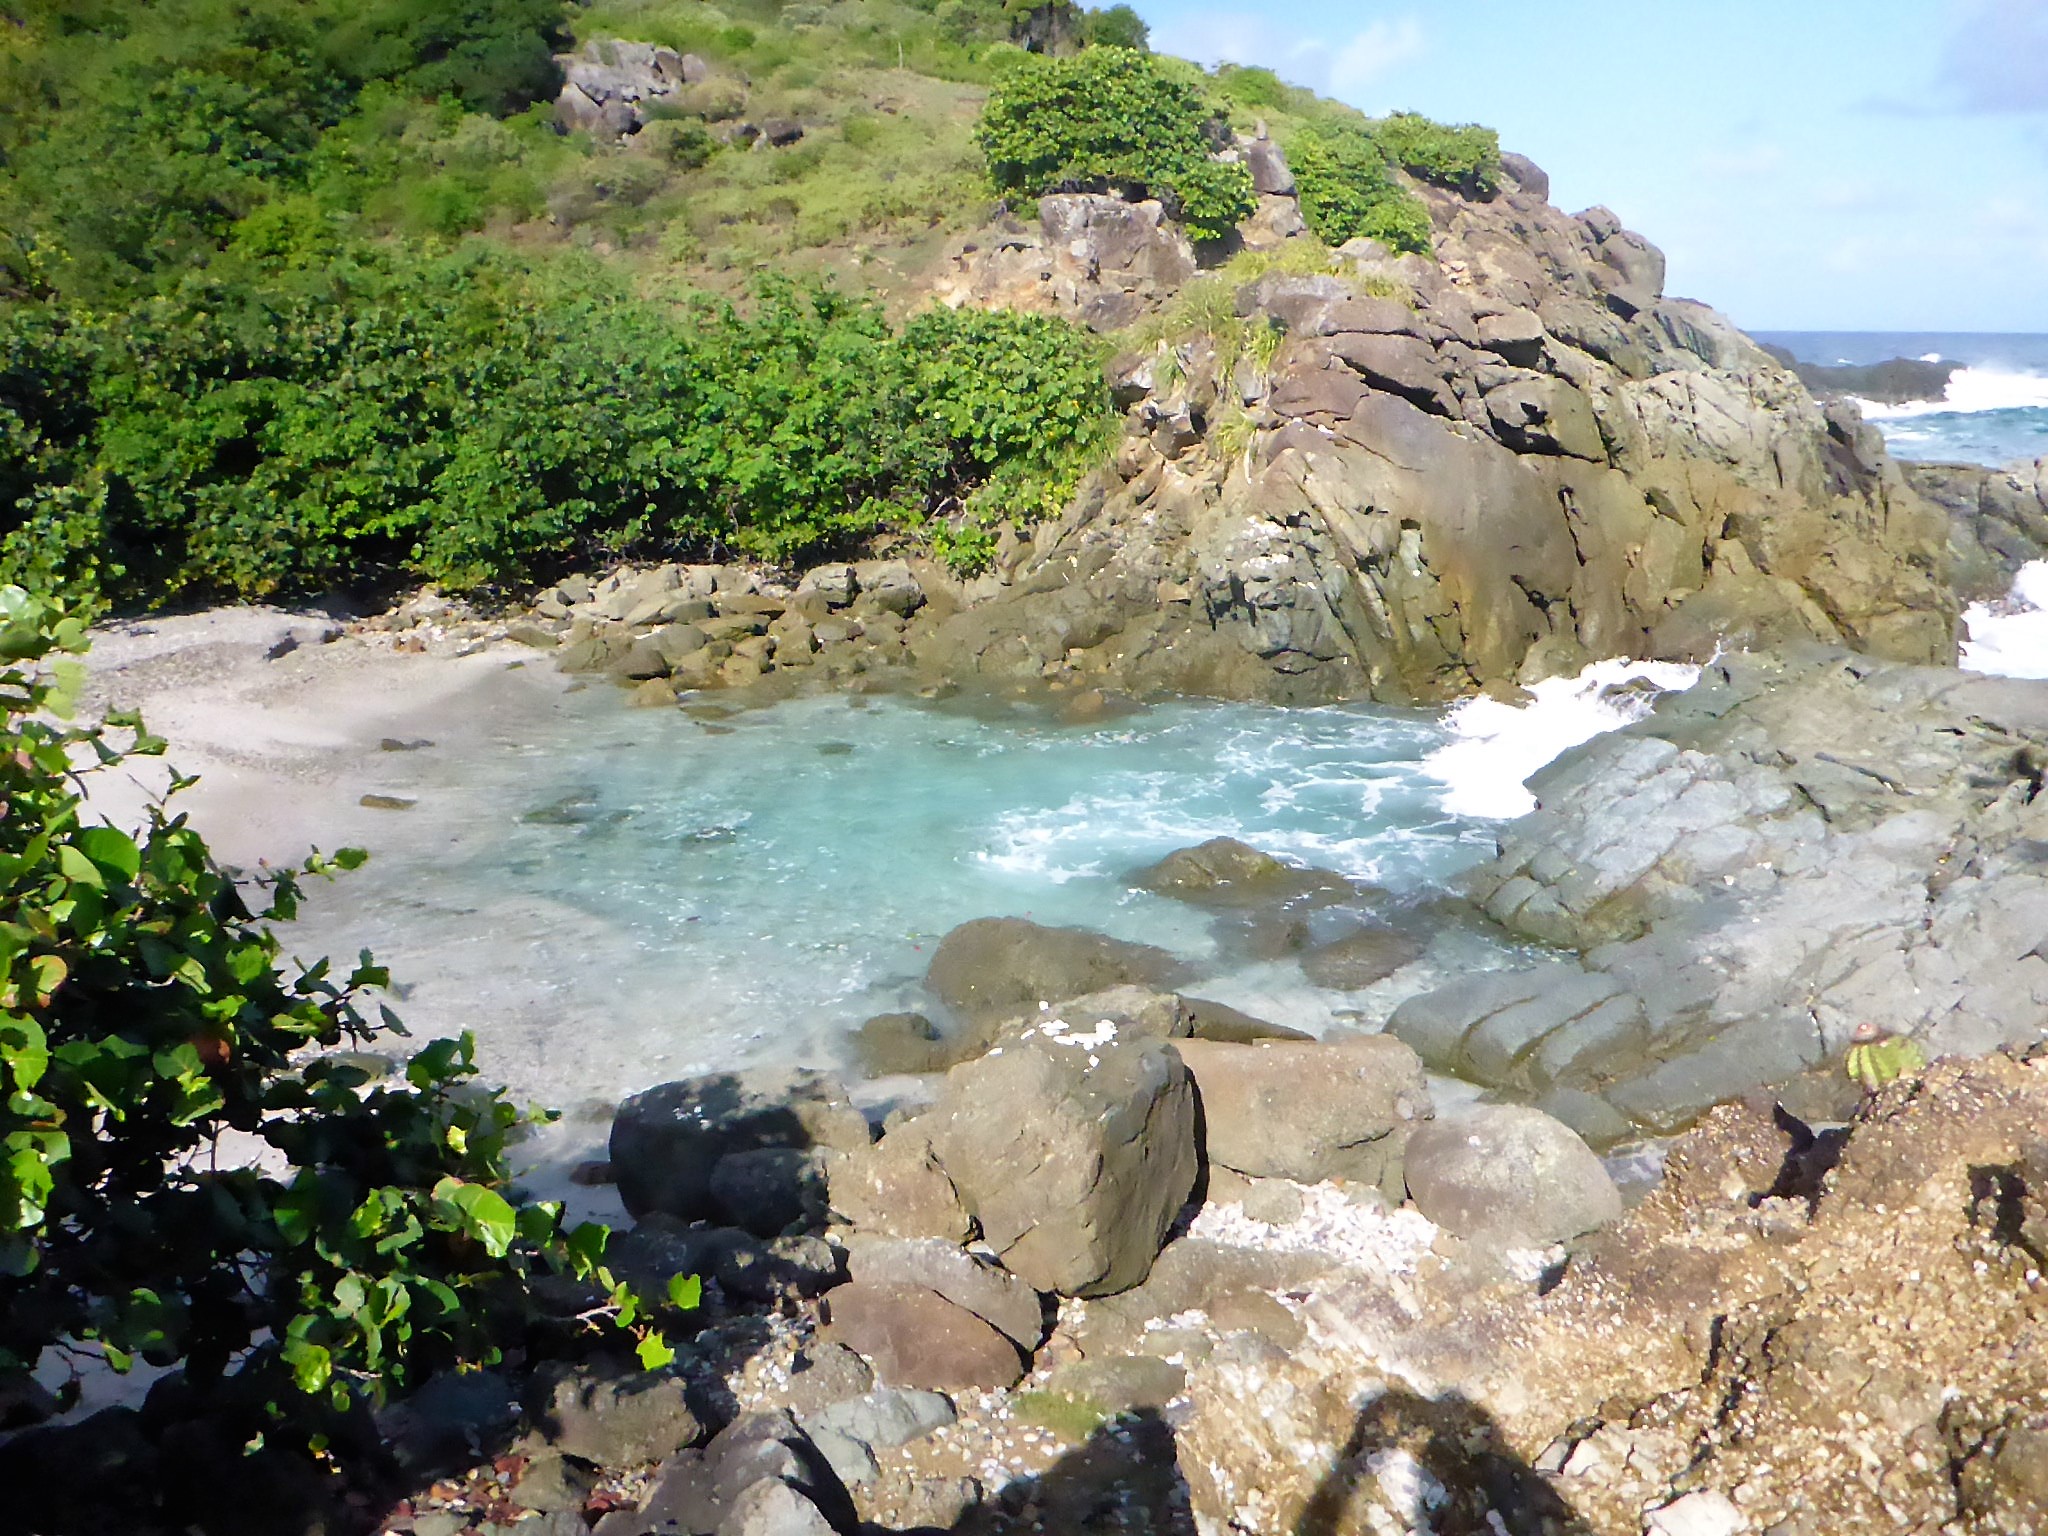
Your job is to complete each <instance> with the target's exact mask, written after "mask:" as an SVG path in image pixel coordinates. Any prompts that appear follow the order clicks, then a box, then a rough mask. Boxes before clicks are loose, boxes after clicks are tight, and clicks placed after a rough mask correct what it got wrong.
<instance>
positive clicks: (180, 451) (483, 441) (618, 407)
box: [0, 214, 1108, 602]
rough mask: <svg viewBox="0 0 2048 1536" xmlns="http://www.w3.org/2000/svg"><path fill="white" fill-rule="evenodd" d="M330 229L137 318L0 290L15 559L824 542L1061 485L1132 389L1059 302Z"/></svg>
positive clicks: (832, 544)
mask: <svg viewBox="0 0 2048 1536" xmlns="http://www.w3.org/2000/svg"><path fill="white" fill-rule="evenodd" d="M323 229H324V226H323V225H322V224H321V223H320V221H319V219H318V216H317V214H308V216H307V221H306V222H305V223H299V224H295V223H293V222H292V221H289V220H283V221H278V220H271V221H266V222H265V224H264V228H263V230H262V232H261V235H260V239H258V238H256V237H252V244H259V245H260V248H261V250H262V251H264V252H265V253H266V254H265V257H264V260H263V264H262V265H261V266H260V267H248V268H238V267H237V266H236V264H235V263H234V262H232V261H230V260H222V261H219V262H216V263H215V265H214V267H213V268H212V269H210V270H209V271H208V272H207V273H205V274H203V275H194V276H192V277H189V278H187V279H186V280H185V281H184V282H183V283H182V284H181V285H180V286H179V287H178V288H177V289H175V290H174V291H172V292H171V293H168V294H166V295H163V296H162V297H159V298H156V299H151V300H148V301H146V302H144V303H142V304H139V305H137V306H136V307H135V308H133V309H131V310H129V311H127V312H126V313H125V314H122V315H120V316H118V317H114V318H102V317H96V316H93V315H89V314H78V313H65V312H61V311H57V310H54V309H51V308H48V307H39V306H27V305H16V306H12V307H5V308H0V491H4V492H6V493H9V494H8V501H7V503H6V504H5V505H4V506H0V579H8V580H16V581H21V582H24V583H34V584H35V585H37V586H38V587H39V588H42V589H51V588H57V587H62V588H66V589H68V590H71V591H73V592H76V593H80V594H87V595H104V596H106V597H108V598H112V599H114V600H117V601H131V602H132V601H161V600H163V599H164V598H165V597H167V596H173V595H181V594H190V595H202V596H216V595H233V596H262V595H265V594H269V593H273V592H278V591H290V590H319V589H321V588H325V587H330V586H333V585H336V584H347V583H350V582H352V581H356V580H359V579H362V578H363V577H365V576H374V575H375V574H376V573H378V572H380V571H381V572H385V573H389V574H391V575H398V574H401V573H403V574H407V575H411V576H418V577H426V578H429V579H432V580H435V581H439V582H441V583H443V584H445V585H447V586H449V587H452V588H473V587H477V586H481V585H487V584H494V583H513V582H523V581H526V580H529V579H531V578H533V577H535V576H538V575H543V574H546V573H549V572H551V571H555V570H559V569H560V568H561V567H563V566H565V565H570V564H574V563H577V562H582V561H592V560H597V559H601V558H607V557H610V556H613V555H617V554H623V553H628V552H632V553H644V554H648V555H657V554H658V555H668V554H711V553H716V552H718V551H722V550H738V551H742V552H745V553H748V554H752V555H757V556H762V557H765V558H770V559H783V558H795V557H798V556H802V555H805V554H808V553H811V552H829V551H830V550H832V549H833V548H841V549H846V548H851V547H852V546H853V545H855V544H857V543H858V542H859V541H860V540H861V539H862V538H864V537H865V536H867V535H869V534H871V533H873V532H874V531H876V530H877V529H880V528H883V527H897V528H905V529H912V530H914V529H916V528H917V527H919V526H920V525H921V524H922V523H923V522H924V520H925V518H926V517H927V515H928V514H929V513H931V512H932V511H934V510H936V509H937V508H939V507H940V506H941V505H943V504H946V503H949V502H955V501H967V500H973V499H975V498H976V497H977V496H980V498H981V499H980V501H979V502H978V503H977V505H980V506H990V507H996V506H999V507H1000V508H1001V509H1002V510H1003V511H1005V512H1009V511H1018V512H1023V511H1025V510H1026V509H1027V504H1028V507H1029V508H1030V509H1031V510H1034V511H1035V510H1037V509H1040V508H1042V507H1044V506H1046V505H1049V504H1052V503H1054V502H1057V501H1060V500H1063V499H1064V496H1065V494H1066V493H1067V492H1068V491H1069V490H1071V488H1072V486H1073V484H1074V483H1075V481H1076V480H1077V479H1078V477H1079V475H1080V473H1081V472H1082V469H1083V468H1085V463H1086V460H1087V456H1088V454H1089V453H1090V452H1091V451H1092V450H1093V448H1094V446H1095V445H1096V444H1097V443H1099V441H1100V434H1101V423H1102V421H1103V420H1104V418H1105V417H1106V415H1107V412H1108V394H1107V389H1106V386H1105V384H1104V382H1103V378H1102V372H1101V367H1100V363H1099V361H1098V359H1097V356H1096V352H1095V347H1094V344H1093V343H1092V341H1091V340H1090V339H1089V338H1088V337H1087V336H1086V335H1085V333H1082V332H1080V331H1079V330H1077V329H1076V328H1074V327H1072V326H1069V325H1066V324H1064V323H1062V322H1059V321H1055V320H1049V319H1042V318H1031V317H1024V316H1016V315H1003V316H980V317H968V316H948V317H943V318H940V317H933V318H930V319H928V320H925V321H921V322H916V323H914V325H913V328H912V331H911V333H909V334H905V335H899V334H898V333H897V332H895V331H894V330H892V329H891V327H890V326H889V324H888V323H887V320H886V319H885V317H884V316H883V314H882V312H881V310H880V308H879V306H877V305H875V304H873V303H871V302H868V301H864V300H860V299H855V298H850V297H847V296H844V295H842V294H839V293H837V292H835V291H833V290H831V289H829V288H824V287H800V286H798V285H795V284H792V283H789V282H786V281H777V280H772V279H764V280H763V281H762V282H761V283H760V284H759V285H758V287H757V290H756V293H755V296H754V299H753V301H752V302H751V303H750V305H749V306H748V307H747V308H746V309H744V310H742V309H740V308H738V307H735V306H733V305H731V304H727V303H722V302H714V301H710V300H703V301H700V302H698V303H697V304H696V305H695V306H694V307H692V308H690V309H688V310H687V311H686V312H684V313H682V314H677V313H676V312H674V311H672V310H670V309H668V308H665V307H662V306H657V305H654V304H650V303H647V302H644V301H640V300H636V299H634V298H632V297H630V296H628V295H626V294H624V293H622V292H620V291H619V289H618V287H617V286H616V284H615V283H614V282H613V281H611V280H609V279H608V277H607V275H606V274H605V272H604V271H603V270H602V269H601V268H599V267H598V266H597V265H596V264H595V263H593V262H561V263H551V264H550V263H542V264H529V263H524V262H520V261H517V260H515V259H513V258H511V257H508V256H505V255H502V254H493V253H491V252H489V251H487V250H483V249H477V250H470V251H466V252H461V253H456V254H452V255H432V254H423V253H417V252H411V251H408V250H406V249H405V248H403V247H397V246H378V247H370V248H344V249H343V250H341V251H340V253H339V254H336V255H334V256H331V257H328V258H325V259H321V258H319V257H317V256H316V255H313V254H311V253H313V252H317V250H318V249H319V247H320V243H321V239H322V231H323ZM279 252H303V253H306V257H307V259H305V260H303V261H300V260H298V259H296V257H292V256H286V257H284V258H282V259H280V257H279V255H278V253H279ZM984 491H985V494H984Z"/></svg>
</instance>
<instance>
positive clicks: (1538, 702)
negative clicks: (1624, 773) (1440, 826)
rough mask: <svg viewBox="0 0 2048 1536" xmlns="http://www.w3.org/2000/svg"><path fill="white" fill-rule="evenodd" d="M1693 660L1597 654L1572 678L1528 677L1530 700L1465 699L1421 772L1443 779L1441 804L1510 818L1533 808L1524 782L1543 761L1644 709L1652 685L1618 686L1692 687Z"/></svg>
mask: <svg viewBox="0 0 2048 1536" xmlns="http://www.w3.org/2000/svg"><path fill="white" fill-rule="evenodd" d="M1699 675H1700V669H1699V668H1698V667H1692V666H1684V665H1680V664H1679V663H1676V662H1668V661H1629V660H1627V659H1626V658H1623V657H1616V658H1614V659H1612V660H1609V661H1596V662H1594V663H1593V664H1592V665H1591V666H1589V667H1587V668H1586V670H1585V671H1583V672H1581V673H1580V674H1579V675H1578V676H1577V677H1553V678H1550V679H1548V680H1546V681H1544V682H1540V683H1535V684H1532V685H1531V686H1530V688H1529V690H1528V691H1529V693H1530V694H1531V695H1532V700H1531V702H1530V703H1528V704H1519V705H1518V704H1503V703H1502V702H1500V700H1498V699H1488V698H1475V699H1467V700H1465V701H1464V702H1463V703H1462V704H1458V705H1456V706H1454V707H1453V708H1452V710H1451V712H1450V714H1449V715H1448V716H1447V717H1446V718H1445V722H1444V723H1445V724H1446V725H1447V726H1449V728H1450V730H1451V732H1452V734H1453V735H1454V736H1456V737H1457V740H1455V741H1453V742H1451V743H1450V744H1449V745H1447V746H1443V747H1439V748H1438V749H1437V750H1436V751H1434V752H1432V753H1430V754H1429V756H1428V757H1426V758H1424V759H1423V763H1422V767H1423V771H1424V772H1425V773H1427V774H1429V775H1430V776H1431V777H1432V778H1435V779H1437V780H1440V781H1441V782H1442V783H1444V784H1446V785H1448V786H1449V790H1448V791H1447V792H1446V794H1445V795H1444V797H1443V806H1444V809H1445V810H1447V811H1449V812H1451V813H1452V814H1453V815H1458V816H1485V817H1499V818H1503V819H1505V818H1510V817H1515V816H1526V815H1527V814H1528V813H1529V812H1531V811H1533V810H1535V809H1536V797H1535V796H1534V795H1532V794H1530V793H1529V791H1528V789H1527V788H1526V787H1525V786H1526V784H1527V781H1528V780H1529V779H1530V778H1531V777H1532V776H1533V775H1534V774H1535V773H1536V772H1537V771H1538V770H1539V769H1541V768H1543V767H1544V766H1545V765H1546V764H1548V763H1550V762H1552V761H1553V760H1554V759H1556V758H1557V756H1558V755H1559V754H1560V753H1562V752H1565V751H1567V750H1568V749H1570V748H1572V747H1575V746H1577V745H1578V744H1579V743H1580V742H1582V741H1591V740H1592V739H1593V738H1594V737H1595V736H1599V735H1601V734H1603V733H1605V732H1607V731H1613V730H1619V729H1620V728H1621V727H1622V726H1624V725H1632V724H1634V723H1635V722H1636V721H1638V720H1640V719H1642V718H1643V716H1644V715H1646V714H1648V713H1649V712H1650V706H1651V704H1652V702H1653V695H1652V692H1645V691H1643V690H1640V689H1630V690H1627V691H1621V690H1622V686H1623V685H1624V684H1627V683H1632V682H1644V683H1648V684H1649V685H1650V689H1651V690H1652V691H1653V692H1654V693H1670V692H1675V691H1677V690H1680V689H1685V688H1690V687H1691V686H1692V685H1693V684H1694V683H1696V682H1698V681H1699Z"/></svg>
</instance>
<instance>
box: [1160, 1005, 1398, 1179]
mask: <svg viewBox="0 0 2048 1536" xmlns="http://www.w3.org/2000/svg"><path fill="white" fill-rule="evenodd" d="M1178 1049H1179V1051H1180V1054H1181V1058H1182V1060H1184V1061H1185V1062H1186V1063H1187V1066H1188V1071H1189V1072H1191V1073H1192V1074H1193V1075H1194V1079H1195V1090H1196V1092H1197V1093H1198V1094H1199V1095H1200V1097H1201V1104H1202V1128H1203V1131H1202V1133H1203V1150H1204V1152H1205V1153H1206V1154H1207V1156H1208V1159H1209V1161H1210V1163H1211V1164H1212V1165H1221V1166H1222V1167H1225V1168H1231V1169H1235V1170H1236V1171H1237V1172H1239V1173H1243V1174H1249V1175H1251V1176H1253V1177H1258V1178H1282V1179H1293V1180H1295V1181H1297V1182H1299V1183H1303V1184H1313V1183H1317V1182H1319V1181H1321V1180H1324V1179H1352V1180H1356V1181H1357V1182H1359V1183H1364V1184H1374V1185H1379V1186H1381V1187H1383V1188H1385V1189H1386V1190H1387V1191H1388V1192H1389V1193H1390V1194H1392V1195H1393V1196H1394V1197H1395V1198H1397V1199H1398V1198H1399V1197H1400V1193H1401V1188H1402V1186H1401V1158H1402V1150H1403V1148H1404V1147H1405V1145H1406V1143H1407V1141H1408V1138H1409V1135H1410V1133H1411V1132H1412V1131H1413V1130H1414V1129H1415V1128H1416V1127H1417V1126H1418V1125H1420V1124H1421V1123H1423V1122H1425V1121H1427V1120H1428V1118H1429V1116H1430V1114H1431V1112H1432V1111H1431V1105H1430V1098H1429V1089H1428V1087H1427V1085H1426V1084H1425V1083H1424V1081H1423V1076H1422V1062H1421V1060H1420V1058H1418V1057H1417V1056H1416V1054H1415V1053H1414V1052H1413V1051H1411V1050H1410V1049H1409V1048H1408V1047H1407V1046H1405V1045H1403V1044H1402V1043H1401V1042H1400V1041H1399V1040H1395V1039H1392V1038H1390V1037H1388V1036H1385V1035H1366V1036H1362V1037H1360V1038H1358V1039H1355V1040H1333V1041H1329V1042H1324V1041H1320V1040H1311V1041H1290V1040H1272V1041H1262V1042H1259V1043H1257V1044H1251V1045H1229V1044H1224V1043H1221V1042H1218V1041H1211V1040H1189V1041H1184V1042H1183V1043H1182V1044H1181V1045H1180V1046H1179V1047H1178Z"/></svg>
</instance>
